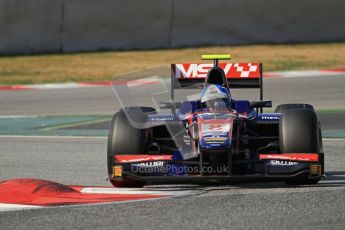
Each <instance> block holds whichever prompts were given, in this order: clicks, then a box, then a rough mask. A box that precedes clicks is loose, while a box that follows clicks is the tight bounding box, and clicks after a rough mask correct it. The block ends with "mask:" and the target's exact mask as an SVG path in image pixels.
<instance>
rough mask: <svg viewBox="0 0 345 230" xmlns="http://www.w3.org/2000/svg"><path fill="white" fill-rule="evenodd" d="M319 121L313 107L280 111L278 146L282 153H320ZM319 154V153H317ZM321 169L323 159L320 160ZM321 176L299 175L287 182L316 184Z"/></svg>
mask: <svg viewBox="0 0 345 230" xmlns="http://www.w3.org/2000/svg"><path fill="white" fill-rule="evenodd" d="M320 133H321V132H320V128H319V121H318V118H317V115H316V113H315V111H314V110H313V109H308V108H304V109H303V108H302V109H301V108H294V109H286V110H284V111H283V112H282V115H281V118H280V121H279V148H280V151H281V152H282V153H320V149H321V148H322V140H321V136H320ZM319 156H320V154H319ZM320 163H321V167H322V171H323V168H324V164H323V161H320ZM320 179H321V178H313V179H310V178H308V176H301V177H298V178H293V179H291V180H287V181H286V183H287V184H294V185H300V184H316V183H318V182H319V180H320Z"/></svg>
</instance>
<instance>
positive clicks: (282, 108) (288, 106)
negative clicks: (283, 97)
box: [274, 104, 314, 113]
mask: <svg viewBox="0 0 345 230" xmlns="http://www.w3.org/2000/svg"><path fill="white" fill-rule="evenodd" d="M289 109H311V110H314V107H313V106H312V105H309V104H281V105H278V106H277V107H276V109H275V111H274V112H275V113H282V112H284V111H286V110H289Z"/></svg>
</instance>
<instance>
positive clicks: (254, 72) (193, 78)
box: [171, 63, 262, 89]
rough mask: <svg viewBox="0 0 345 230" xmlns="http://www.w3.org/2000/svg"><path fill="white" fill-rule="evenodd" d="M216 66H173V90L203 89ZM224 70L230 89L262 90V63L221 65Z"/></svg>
mask: <svg viewBox="0 0 345 230" xmlns="http://www.w3.org/2000/svg"><path fill="white" fill-rule="evenodd" d="M213 66H214V65H213V64H209V63H203V64H172V65H171V78H172V80H173V82H172V83H173V85H172V86H173V88H174V89H176V88H186V87H188V88H202V87H203V84H204V82H205V78H206V75H207V72H208V71H209V69H210V68H212V67H213ZM218 66H219V67H220V68H222V69H223V70H224V73H225V77H226V79H227V83H228V85H229V88H230V89H234V88H262V64H261V63H219V65H218Z"/></svg>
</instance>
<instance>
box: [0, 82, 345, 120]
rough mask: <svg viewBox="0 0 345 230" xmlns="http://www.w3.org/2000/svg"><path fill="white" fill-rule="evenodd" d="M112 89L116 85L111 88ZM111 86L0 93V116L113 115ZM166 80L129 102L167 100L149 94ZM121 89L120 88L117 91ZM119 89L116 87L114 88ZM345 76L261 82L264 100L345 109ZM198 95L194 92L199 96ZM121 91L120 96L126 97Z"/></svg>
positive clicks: (141, 89) (241, 93) (245, 94)
mask: <svg viewBox="0 0 345 230" xmlns="http://www.w3.org/2000/svg"><path fill="white" fill-rule="evenodd" d="M114 87H115V88H116V87H117V86H114ZM114 87H110V86H104V87H94V88H77V89H51V90H18V91H0V108H1V109H0V115H78V114H87V115H89V114H113V113H114V112H115V111H117V110H118V108H119V107H120V106H121V104H120V101H119V97H116V96H115V93H114V90H113V88H114ZM169 87H170V86H169V82H168V81H167V80H164V81H161V82H160V83H159V84H153V85H143V86H138V87H133V88H132V91H131V94H132V96H131V98H132V101H135V102H136V104H137V105H147V106H152V105H153V104H154V103H157V101H158V100H160V99H161V100H168V99H169V96H170V93H169V92H166V93H162V94H160V95H158V96H157V97H156V98H155V99H152V94H153V93H157V92H164V90H162V88H166V89H167V90H168V89H169ZM121 88H122V86H121V85H120V89H121ZM116 89H119V88H116ZM344 89H345V75H340V76H329V77H328V76H322V77H300V78H272V79H264V99H267V100H273V103H274V104H273V105H274V107H275V106H276V105H278V104H283V103H310V104H312V105H314V106H315V108H316V109H317V110H320V109H345V102H344V101H345V90H344ZM190 92H191V91H189V90H178V91H177V92H176V95H177V99H186V96H188V95H190ZM198 92H200V91H193V93H195V94H196V95H194V96H196V97H197V96H198V94H197V93H198ZM232 94H233V97H234V98H235V99H248V98H250V99H256V100H257V99H258V95H259V94H258V90H252V89H249V90H242V89H238V90H233V91H232ZM128 96H129V93H128V92H126V91H123V92H122V94H121V95H120V97H121V98H122V97H125V98H127V97H128Z"/></svg>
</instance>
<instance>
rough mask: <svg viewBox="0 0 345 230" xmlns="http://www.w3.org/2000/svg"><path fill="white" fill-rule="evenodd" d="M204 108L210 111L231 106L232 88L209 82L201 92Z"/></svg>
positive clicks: (227, 108)
mask: <svg viewBox="0 0 345 230" xmlns="http://www.w3.org/2000/svg"><path fill="white" fill-rule="evenodd" d="M201 103H202V106H203V108H207V109H208V110H209V111H210V112H221V111H224V110H229V109H230V108H231V94H230V90H229V89H227V88H226V87H224V86H223V85H218V84H208V85H206V86H205V88H204V89H203V91H202V92H201Z"/></svg>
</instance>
